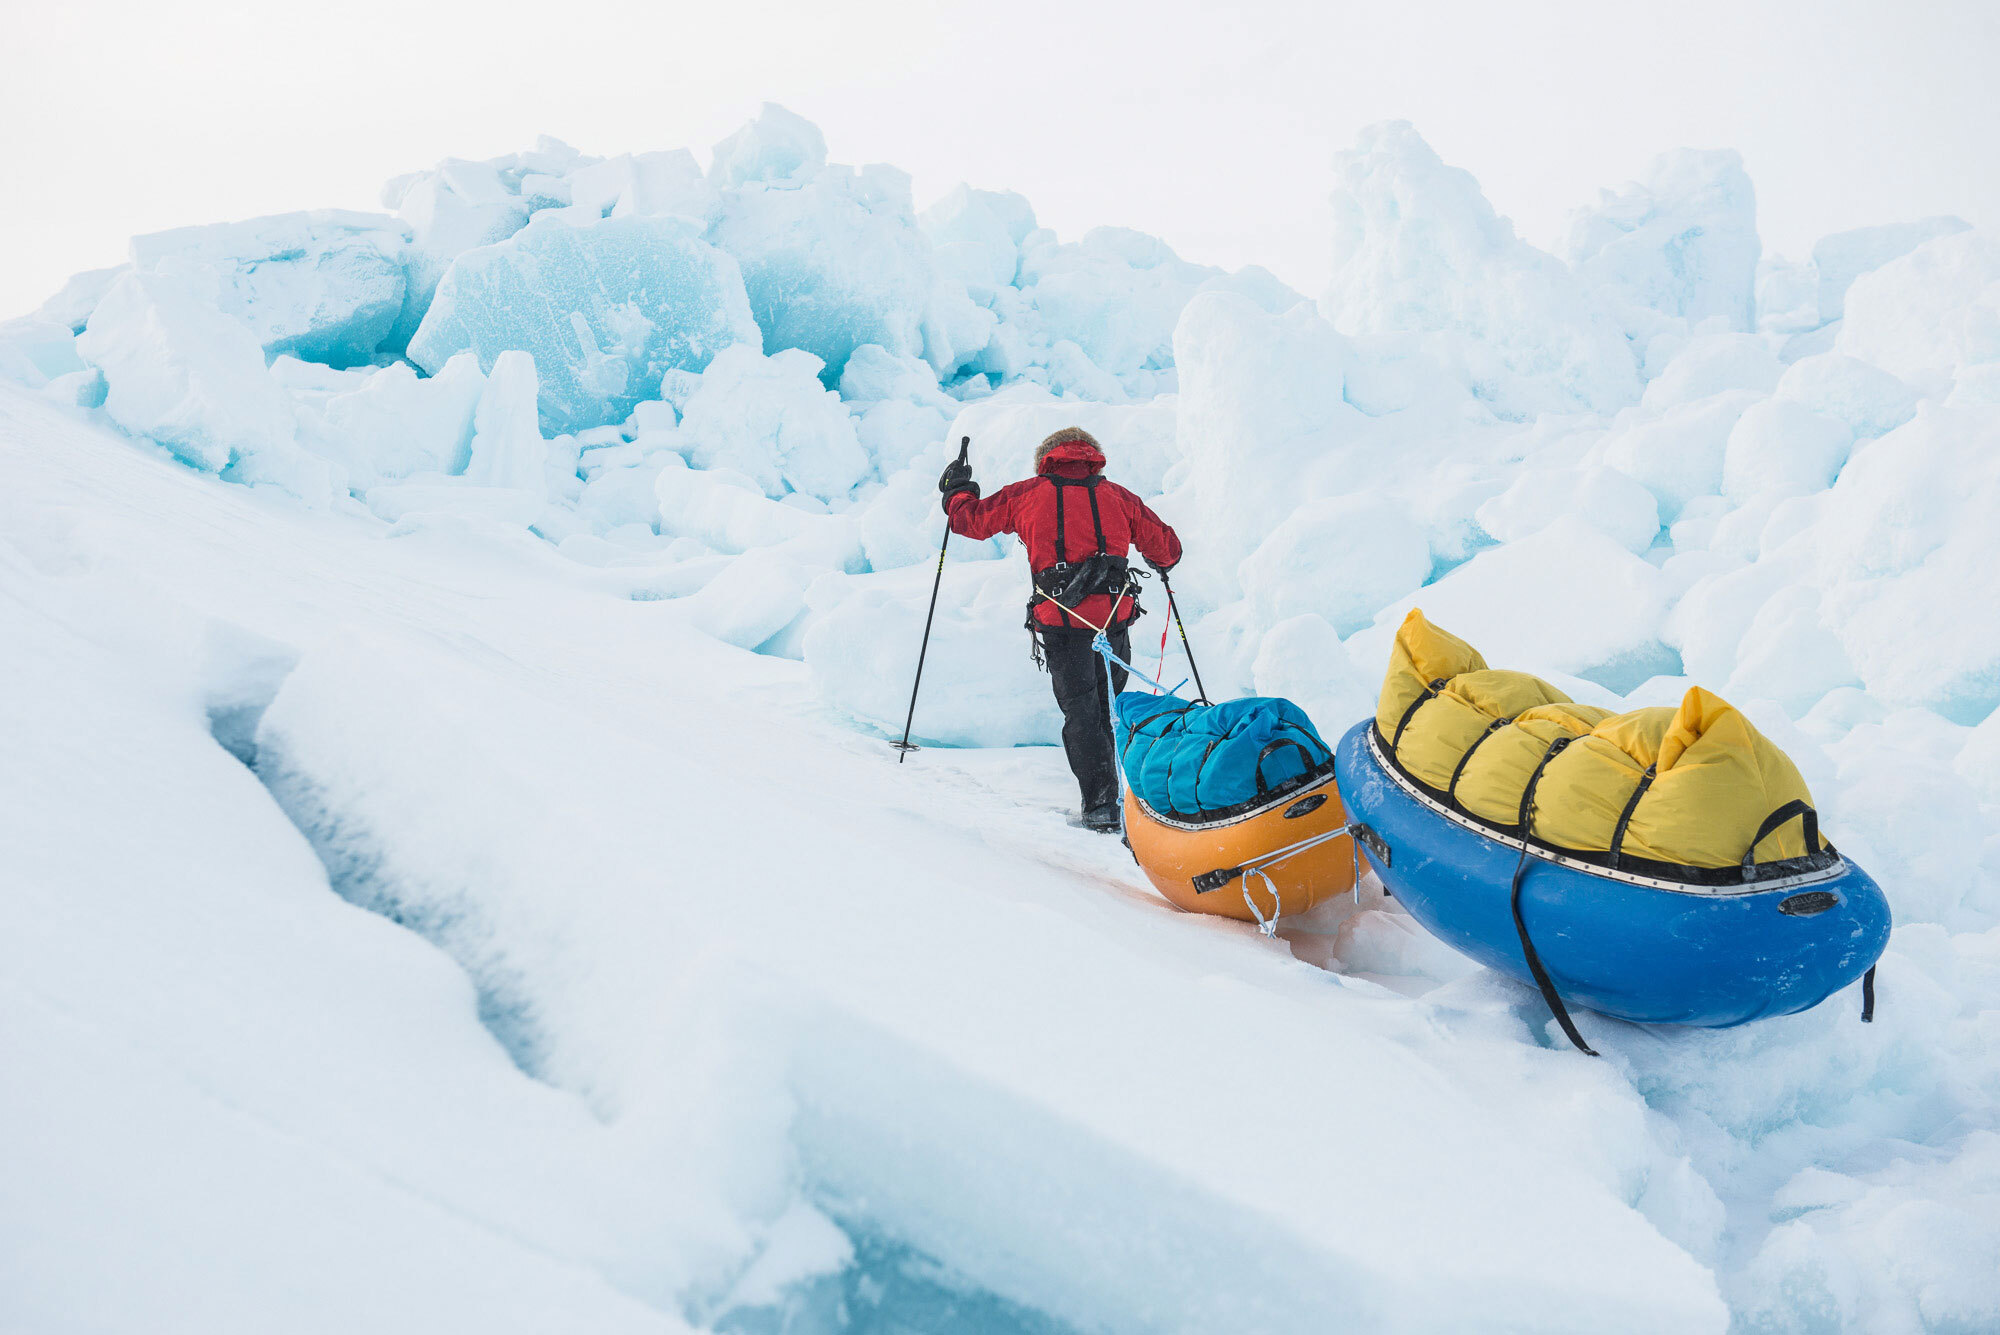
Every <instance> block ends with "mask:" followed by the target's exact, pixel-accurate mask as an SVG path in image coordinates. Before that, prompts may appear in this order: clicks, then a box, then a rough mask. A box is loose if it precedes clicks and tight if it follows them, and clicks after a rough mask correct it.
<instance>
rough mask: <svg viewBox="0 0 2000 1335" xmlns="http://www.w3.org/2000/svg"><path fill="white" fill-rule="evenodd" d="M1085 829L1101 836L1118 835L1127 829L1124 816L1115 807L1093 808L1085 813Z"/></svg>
mask: <svg viewBox="0 0 2000 1335" xmlns="http://www.w3.org/2000/svg"><path fill="white" fill-rule="evenodd" d="M1083 828H1084V829H1086V830H1096V831H1097V832H1098V833H1099V834H1118V833H1121V832H1122V831H1123V830H1124V829H1125V819H1124V815H1123V813H1121V812H1120V811H1119V810H1118V808H1117V807H1115V806H1106V807H1092V808H1091V809H1090V810H1088V811H1086V812H1084V813H1083Z"/></svg>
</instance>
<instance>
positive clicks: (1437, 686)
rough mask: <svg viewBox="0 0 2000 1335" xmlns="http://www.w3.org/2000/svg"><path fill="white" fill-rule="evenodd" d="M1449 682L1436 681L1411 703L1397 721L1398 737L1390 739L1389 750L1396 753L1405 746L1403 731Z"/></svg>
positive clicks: (1443, 678)
mask: <svg viewBox="0 0 2000 1335" xmlns="http://www.w3.org/2000/svg"><path fill="white" fill-rule="evenodd" d="M1449 680H1450V679H1449V678H1447V677H1439V678H1438V679H1437V680H1436V681H1433V682H1432V683H1431V684H1430V685H1428V686H1426V687H1424V693H1423V694H1422V695H1419V696H1418V697H1417V698H1416V699H1414V700H1412V701H1410V707H1409V708H1408V709H1405V710H1404V711H1403V717H1402V718H1400V719H1398V720H1396V735H1395V736H1394V737H1391V738H1390V739H1389V749H1390V750H1391V751H1394V750H1395V749H1396V748H1397V747H1399V746H1401V745H1402V744H1403V730H1404V729H1406V728H1408V727H1409V726H1410V720H1411V719H1412V718H1415V717H1416V713H1417V710H1418V709H1419V708H1420V707H1421V706H1422V705H1423V703H1424V702H1425V701H1426V700H1431V699H1435V698H1436V696H1437V693H1438V692H1439V691H1441V690H1443V689H1444V688H1445V683H1446V682H1447V681H1449Z"/></svg>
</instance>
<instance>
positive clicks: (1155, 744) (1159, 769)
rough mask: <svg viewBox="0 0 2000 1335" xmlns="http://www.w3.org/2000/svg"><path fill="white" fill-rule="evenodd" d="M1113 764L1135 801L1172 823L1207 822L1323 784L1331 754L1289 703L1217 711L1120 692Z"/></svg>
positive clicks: (1253, 700) (1235, 705) (1239, 703)
mask: <svg viewBox="0 0 2000 1335" xmlns="http://www.w3.org/2000/svg"><path fill="white" fill-rule="evenodd" d="M1113 716H1114V722H1115V723H1116V725H1117V733H1118V756H1119V763H1120V764H1121V765H1122V767H1123V768H1124V770H1125V781H1126V783H1128V784H1130V785H1131V788H1132V791H1133V793H1134V794H1136V795H1137V797H1138V798H1139V800H1140V801H1141V802H1143V803H1145V804H1146V806H1147V807H1148V808H1150V809H1151V810H1152V811H1153V812H1155V813H1156V814H1158V815H1161V816H1164V817H1167V818H1168V819H1170V820H1180V821H1190V822H1199V821H1212V820H1218V819H1222V818H1224V817H1226V816H1230V815H1235V814H1238V813H1241V812H1244V811H1248V810H1250V809H1252V808H1254V807H1256V806H1258V805H1259V804H1260V803H1263V802H1268V801H1270V800H1272V799H1273V798H1276V797H1279V796H1281V795H1283V794H1284V793H1287V792H1291V791H1292V790H1294V789H1297V788H1301V787H1304V786H1306V785H1308V784H1310V783H1314V782H1317V781H1318V780H1320V779H1322V778H1324V777H1325V776H1326V775H1327V774H1328V773H1329V772H1330V771H1331V770H1332V767H1333V748H1331V747H1329V746H1328V745H1327V744H1326V743H1325V742H1324V741H1322V740H1320V735H1319V732H1318V731H1317V730H1316V729H1315V728H1314V727H1313V725H1312V720H1311V719H1309V718H1307V717H1306V712H1305V711H1304V710H1303V709H1300V708H1299V707H1298V706H1297V705H1295V704H1293V703H1292V702H1291V701H1289V700H1278V699H1271V698H1267V697H1262V696H1251V697H1248V698H1246V699H1242V700H1230V701H1226V702H1225V703H1223V704H1219V705H1202V704H1194V703H1191V702H1190V701H1187V700H1183V699H1181V698H1180V697H1179V696H1177V695H1153V694H1151V693H1149V692H1144V691H1126V692H1124V693H1123V694H1121V695H1120V696H1119V697H1118V706H1117V708H1116V709H1115V710H1114V711H1113Z"/></svg>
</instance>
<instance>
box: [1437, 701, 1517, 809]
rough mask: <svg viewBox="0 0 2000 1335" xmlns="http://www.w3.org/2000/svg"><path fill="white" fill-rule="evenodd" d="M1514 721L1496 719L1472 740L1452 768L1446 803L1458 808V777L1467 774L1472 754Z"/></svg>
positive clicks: (1446, 792) (1446, 788)
mask: <svg viewBox="0 0 2000 1335" xmlns="http://www.w3.org/2000/svg"><path fill="white" fill-rule="evenodd" d="M1513 721H1514V720H1513V719H1510V718H1496V719H1494V720H1493V721H1492V722H1491V723H1489V724H1487V725H1486V731H1485V732H1482V733H1480V734H1479V736H1477V737H1475V738H1473V739H1472V745H1471V746H1468V747H1466V748H1465V754H1464V755H1462V756H1460V757H1459V758H1458V764H1457V765H1455V766H1453V767H1452V771H1451V782H1450V783H1448V784H1446V785H1445V789H1444V800H1445V801H1447V802H1449V803H1451V805H1453V806H1454V807H1457V806H1458V776H1459V775H1461V774H1463V773H1465V765H1466V762H1467V761H1469V760H1471V759H1472V753H1473V752H1474V751H1477V750H1478V749H1479V747H1480V744H1481V743H1482V742H1484V741H1485V740H1486V739H1487V738H1488V737H1491V736H1492V735H1493V734H1494V733H1496V732H1498V731H1500V729H1502V728H1504V727H1506V726H1507V725H1508V724H1509V723H1512V722H1513ZM1459 810H1461V811H1463V810H1464V808H1463V807H1459Z"/></svg>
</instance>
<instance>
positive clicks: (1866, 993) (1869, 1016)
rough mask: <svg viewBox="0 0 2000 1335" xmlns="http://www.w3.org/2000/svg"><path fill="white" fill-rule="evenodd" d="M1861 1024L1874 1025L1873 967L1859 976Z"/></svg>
mask: <svg viewBox="0 0 2000 1335" xmlns="http://www.w3.org/2000/svg"><path fill="white" fill-rule="evenodd" d="M1861 1023H1863V1024H1873V1023H1875V966H1874V965H1872V964H1871V965H1869V966H1868V972H1867V973H1864V974H1862V975H1861Z"/></svg>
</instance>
